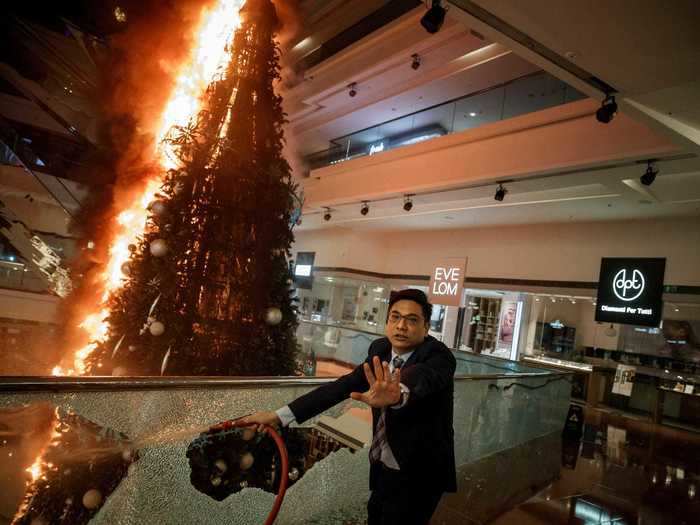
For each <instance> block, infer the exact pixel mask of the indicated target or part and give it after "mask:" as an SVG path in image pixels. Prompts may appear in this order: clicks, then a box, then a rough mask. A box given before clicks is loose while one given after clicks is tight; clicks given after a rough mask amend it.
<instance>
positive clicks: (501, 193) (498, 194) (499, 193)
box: [493, 184, 508, 202]
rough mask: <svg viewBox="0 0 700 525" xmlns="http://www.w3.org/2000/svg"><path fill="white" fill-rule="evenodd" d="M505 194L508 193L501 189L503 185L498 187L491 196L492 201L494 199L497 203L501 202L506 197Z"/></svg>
mask: <svg viewBox="0 0 700 525" xmlns="http://www.w3.org/2000/svg"><path fill="white" fill-rule="evenodd" d="M506 193H508V190H507V189H505V188H504V187H503V184H499V185H498V189H497V190H496V194H495V195H494V196H493V198H494V199H496V200H497V201H498V202H502V201H503V199H505V197H506Z"/></svg>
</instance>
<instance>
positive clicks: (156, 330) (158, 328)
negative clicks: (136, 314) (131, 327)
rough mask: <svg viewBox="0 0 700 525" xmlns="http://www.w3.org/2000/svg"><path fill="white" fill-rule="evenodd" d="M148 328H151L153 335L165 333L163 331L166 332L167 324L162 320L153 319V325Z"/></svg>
mask: <svg viewBox="0 0 700 525" xmlns="http://www.w3.org/2000/svg"><path fill="white" fill-rule="evenodd" d="M148 329H149V330H150V332H151V335H156V336H158V335H163V333H164V332H165V325H164V324H163V323H161V322H160V321H153V322H152V323H151V326H149V327H148Z"/></svg>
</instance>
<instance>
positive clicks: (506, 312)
mask: <svg viewBox="0 0 700 525" xmlns="http://www.w3.org/2000/svg"><path fill="white" fill-rule="evenodd" d="M405 288H416V289H419V290H421V291H423V292H425V293H426V294H427V293H428V291H429V286H427V285H426V284H418V283H416V282H415V281H410V280H405V281H402V280H398V279H397V280H392V279H379V278H376V279H375V278H372V277H371V276H368V275H355V276H347V275H342V274H339V273H332V272H323V271H322V272H317V273H316V275H315V276H314V279H313V283H312V284H311V287H310V288H308V289H302V288H299V289H298V290H297V294H298V300H299V302H298V304H299V322H300V335H301V340H302V342H304V341H306V343H307V344H305V345H303V346H304V347H305V348H307V347H309V346H310V343H311V341H312V340H314V341H317V340H318V338H319V337H321V336H319V335H318V334H319V332H320V331H321V330H322V331H323V344H324V346H325V347H326V350H327V352H325V354H326V356H330V355H331V354H332V355H333V356H334V358H335V359H337V360H340V359H339V355H345V356H346V357H347V356H348V355H349V354H348V351H345V352H340V353H339V352H338V351H334V350H335V349H337V348H340V347H347V346H348V345H347V343H346V344H343V342H342V340H343V339H348V338H350V337H351V336H354V338H358V337H359V338H360V339H362V340H363V342H365V343H368V342H371V339H372V338H373V337H372V336H374V338H376V337H381V336H383V335H384V325H385V324H386V317H387V306H388V303H389V297H390V294H391V292H392V291H397V290H402V289H405ZM461 296H462V299H461V301H460V302H461V304H463V305H464V306H445V305H442V304H434V305H433V313H432V316H431V318H430V328H429V334H430V335H431V336H433V337H435V338H436V339H438V340H440V341H442V342H444V343H445V344H446V345H447V346H449V347H450V348H453V349H455V350H459V351H463V352H473V353H480V354H486V355H491V356H494V357H501V358H504V359H512V360H517V359H518V356H519V347H520V346H522V345H521V344H520V343H521V342H522V340H523V339H522V337H523V328H525V327H526V323H525V316H524V313H525V312H527V311H528V304H527V299H528V296H527V294H524V293H521V292H513V291H502V290H479V289H471V288H469V289H464V290H462V291H461ZM312 326H313V327H314V328H313V329H312V328H311V327H312ZM311 332H313V333H314V334H316V335H315V336H314V337H315V339H314V338H312V337H311V336H310V335H309V334H310V333H311ZM358 334H359V335H358ZM352 346H357V344H354V345H352ZM364 350H365V351H366V346H365V347H364ZM358 351H359V350H357V351H353V352H351V353H352V355H353V356H354V359H353V360H352V362H356V361H357V356H356V355H355V353H357V352H358ZM315 353H316V354H318V352H316V351H315ZM316 357H317V358H318V357H321V356H318V355H317V356H316Z"/></svg>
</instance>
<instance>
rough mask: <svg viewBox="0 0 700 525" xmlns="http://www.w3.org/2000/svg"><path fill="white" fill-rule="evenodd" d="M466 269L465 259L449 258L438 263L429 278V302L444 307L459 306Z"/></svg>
mask: <svg viewBox="0 0 700 525" xmlns="http://www.w3.org/2000/svg"><path fill="white" fill-rule="evenodd" d="M466 269H467V259H463V258H460V257H450V258H447V259H443V260H441V261H440V262H438V264H436V265H435V267H434V268H433V273H432V274H431V276H430V287H429V289H428V298H429V299H430V302H431V303H433V304H442V305H446V306H461V305H462V304H461V303H462V290H463V288H464V273H465V272H466Z"/></svg>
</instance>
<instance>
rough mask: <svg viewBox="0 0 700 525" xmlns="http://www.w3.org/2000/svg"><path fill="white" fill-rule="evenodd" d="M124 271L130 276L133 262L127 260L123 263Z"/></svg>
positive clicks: (122, 268)
mask: <svg viewBox="0 0 700 525" xmlns="http://www.w3.org/2000/svg"><path fill="white" fill-rule="evenodd" d="M120 269H121V271H122V273H123V274H124V275H126V276H127V277H129V276H130V275H131V263H129V262H125V263H124V264H122V265H121V267H120Z"/></svg>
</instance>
